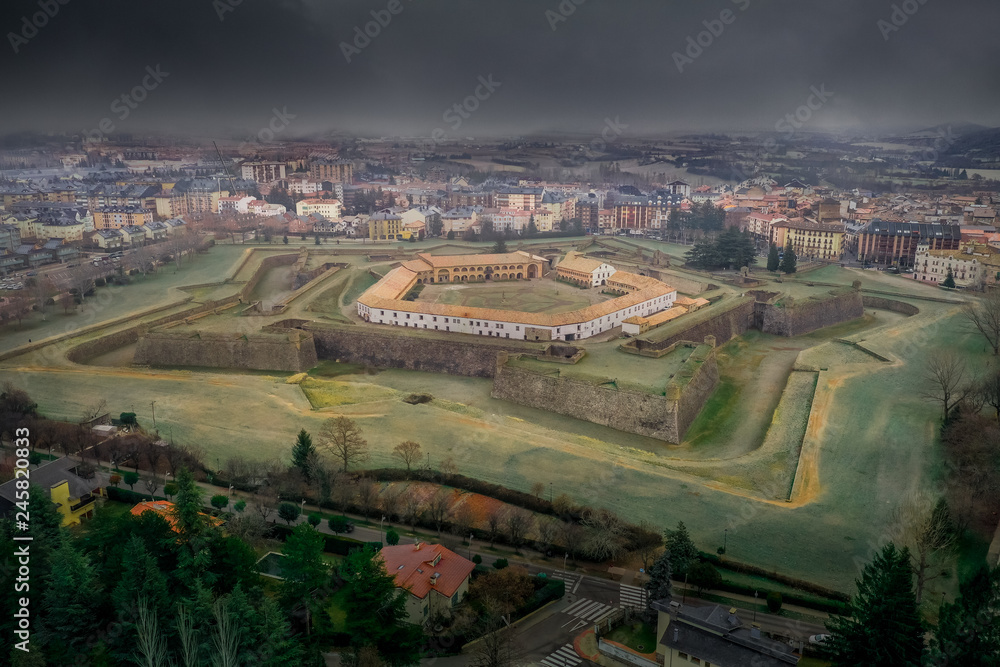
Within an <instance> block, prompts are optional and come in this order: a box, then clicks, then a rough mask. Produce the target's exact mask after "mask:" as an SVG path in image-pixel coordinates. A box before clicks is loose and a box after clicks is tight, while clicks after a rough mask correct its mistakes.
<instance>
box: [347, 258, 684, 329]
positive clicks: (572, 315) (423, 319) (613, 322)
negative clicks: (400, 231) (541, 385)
mask: <svg viewBox="0 0 1000 667" xmlns="http://www.w3.org/2000/svg"><path fill="white" fill-rule="evenodd" d="M418 257H419V259H417V260H412V261H408V262H404V263H403V264H402V266H399V267H397V268H395V269H393V270H391V271H390V272H389V273H387V274H386V275H385V277H384V278H382V279H381V280H380V281H378V282H377V283H376V284H375V285H373V286H372V287H371V288H369V289H368V290H367V291H366V292H365V293H364V294H362V295H361V297H360V298H358V306H357V307H358V315H359V316H360V317H361V318H362V319H364V320H365V321H366V322H371V323H373V324H387V325H391V326H400V327H412V328H415V329H427V330H430V331H444V332H455V333H467V334H473V335H477V336H487V337H495V338H505V339H507V338H509V339H514V340H528V341H549V340H564V341H574V340H582V339H584V338H591V337H592V336H596V335H599V334H602V333H604V332H607V331H610V330H612V329H614V328H616V327H620V326H621V325H622V322H624V321H625V320H627V319H628V318H630V317H635V316H641V317H648V316H650V315H654V314H656V313H658V312H660V311H663V310H667V309H669V308H671V307H672V306H673V304H674V301H675V300H676V299H677V290H675V289H674V288H673V287H670V286H669V285H666V284H664V283H662V282H660V281H659V280H656V279H655V278H650V277H648V276H640V275H637V274H634V273H628V272H625V271H615V272H614V274H613V282H614V287H613V289H615V290H616V291H619V292H620V293H621V294H622V296H619V297H617V298H614V299H610V300H608V301H602V302H600V303H596V304H593V305H590V306H587V307H585V308H581V309H578V310H574V311H570V312H564V313H530V312H522V311H519V310H501V309H496V308H480V307H473V306H465V305H461V306H460V305H451V304H442V303H430V302H425V301H420V300H416V301H408V300H405V299H404V297H405V296H406V295H407V294H409V293H410V291H411V290H413V289H414V287H416V286H417V285H419V284H427V283H431V282H434V283H448V282H452V283H454V282H477V281H485V280H490V279H497V280H510V279H511V278H513V279H514V280H518V279H519V276H520V279H528V278H531V277H540V276H541V272H542V269H543V266H544V262H545V260H544V259H542V258H540V257H534V256H531V255H529V254H528V253H523V252H518V253H509V254H505V255H454V256H431V255H427V254H421V255H418ZM498 267H499V268H498ZM504 267H507V268H506V269H505V268H504ZM505 275H506V276H507V278H503V276H505ZM608 285H609V287H611V282H609V283H608Z"/></svg>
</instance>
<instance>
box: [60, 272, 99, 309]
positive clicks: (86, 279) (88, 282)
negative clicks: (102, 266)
mask: <svg viewBox="0 0 1000 667" xmlns="http://www.w3.org/2000/svg"><path fill="white" fill-rule="evenodd" d="M96 280H97V269H96V268H95V267H94V266H93V265H91V264H87V263H80V264H79V265H77V266H74V267H73V268H71V269H70V270H69V271H67V273H66V283H67V285H68V286H69V288H70V290H72V291H75V292H76V294H77V296H78V297H79V298H80V301H84V300H85V299H86V298H87V292H89V291H90V290H92V289H94V286H95V284H96V283H95V281H96Z"/></svg>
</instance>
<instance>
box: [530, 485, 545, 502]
mask: <svg viewBox="0 0 1000 667" xmlns="http://www.w3.org/2000/svg"><path fill="white" fill-rule="evenodd" d="M544 493H545V484H544V483H543V482H535V483H534V484H532V485H531V495H533V496H534V497H536V498H541V497H542V494H544Z"/></svg>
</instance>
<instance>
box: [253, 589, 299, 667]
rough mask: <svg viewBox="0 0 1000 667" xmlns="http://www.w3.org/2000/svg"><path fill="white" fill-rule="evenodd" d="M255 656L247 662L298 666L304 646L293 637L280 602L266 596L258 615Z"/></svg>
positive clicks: (265, 666)
mask: <svg viewBox="0 0 1000 667" xmlns="http://www.w3.org/2000/svg"><path fill="white" fill-rule="evenodd" d="M254 634H255V636H256V638H257V640H256V642H255V643H254V658H253V660H252V661H250V662H248V663H246V664H252V665H259V666H260V667H298V665H300V664H301V662H302V647H301V646H300V645H299V643H298V641H297V640H295V639H294V638H293V637H292V629H291V626H289V624H288V619H286V618H285V615H284V614H283V613H282V612H281V609H280V608H279V607H278V604H277V603H276V602H275V601H274V600H273V599H271V598H269V597H267V596H265V597H264V600H263V601H262V602H261V604H260V609H259V610H258V611H257V615H256V626H255V627H254Z"/></svg>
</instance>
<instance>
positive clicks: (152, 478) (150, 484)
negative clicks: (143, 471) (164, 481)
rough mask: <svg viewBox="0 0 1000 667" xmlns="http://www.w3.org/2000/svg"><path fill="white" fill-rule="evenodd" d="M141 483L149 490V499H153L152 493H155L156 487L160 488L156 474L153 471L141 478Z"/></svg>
mask: <svg viewBox="0 0 1000 667" xmlns="http://www.w3.org/2000/svg"><path fill="white" fill-rule="evenodd" d="M143 485H144V486H145V487H146V491H147V492H149V499H150V500H155V498H154V495H155V494H156V491H157V489H159V488H160V480H159V478H158V477H157V476H156V474H155V473H154V474H151V475H148V476H147V477H146V479H145V480H143Z"/></svg>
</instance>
